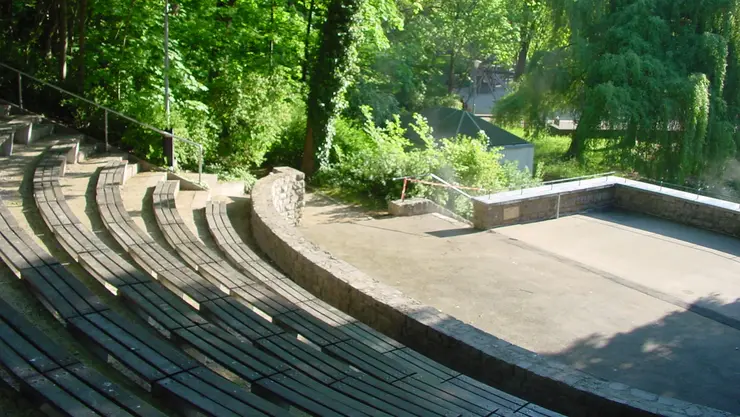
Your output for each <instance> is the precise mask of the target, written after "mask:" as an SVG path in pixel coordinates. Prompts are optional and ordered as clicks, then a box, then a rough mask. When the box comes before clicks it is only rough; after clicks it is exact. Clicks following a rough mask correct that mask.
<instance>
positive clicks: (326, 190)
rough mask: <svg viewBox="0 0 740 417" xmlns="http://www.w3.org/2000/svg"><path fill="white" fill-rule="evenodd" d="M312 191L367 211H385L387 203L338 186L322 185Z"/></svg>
mask: <svg viewBox="0 0 740 417" xmlns="http://www.w3.org/2000/svg"><path fill="white" fill-rule="evenodd" d="M312 191H316V192H319V193H321V194H323V195H325V196H327V197H331V198H334V199H336V200H339V201H341V202H343V203H346V204H349V205H353V206H359V207H362V208H363V209H365V210H367V211H371V212H385V211H387V210H388V203H387V202H386V201H385V200H382V199H379V198H373V197H372V196H368V195H367V194H363V193H358V192H352V191H347V190H343V189H341V188H340V187H332V186H322V187H318V188H314V189H313V190H312ZM398 198H401V196H400V195H399V196H398Z"/></svg>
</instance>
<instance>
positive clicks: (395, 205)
mask: <svg viewBox="0 0 740 417" xmlns="http://www.w3.org/2000/svg"><path fill="white" fill-rule="evenodd" d="M388 212H389V213H390V214H391V215H393V216H402V217H403V216H420V215H422V214H430V213H438V214H441V215H443V216H447V217H449V218H452V219H455V220H457V221H459V222H463V223H466V224H472V223H471V222H470V220H468V219H466V218H464V217H462V216H459V215H457V214H456V213H454V212H452V211H450V210H448V209H446V208H444V207H442V206H440V205H439V204H437V203H435V202H434V201H432V200H429V199H427V198H407V199H406V200H394V201H391V202H389V203H388Z"/></svg>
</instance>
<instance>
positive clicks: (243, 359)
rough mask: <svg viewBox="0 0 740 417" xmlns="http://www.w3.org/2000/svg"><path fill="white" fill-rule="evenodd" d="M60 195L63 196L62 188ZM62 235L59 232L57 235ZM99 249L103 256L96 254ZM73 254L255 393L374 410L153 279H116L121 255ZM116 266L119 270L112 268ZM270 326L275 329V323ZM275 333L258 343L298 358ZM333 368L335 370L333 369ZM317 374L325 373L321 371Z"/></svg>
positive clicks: (250, 326) (314, 407)
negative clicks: (218, 323) (211, 320)
mask: <svg viewBox="0 0 740 417" xmlns="http://www.w3.org/2000/svg"><path fill="white" fill-rule="evenodd" d="M123 174H124V173H123V172H121V176H117V175H114V176H112V177H111V178H110V180H109V181H110V182H113V183H118V182H120V181H121V178H123V177H122V175H123ZM106 175H107V174H106V172H105V171H103V172H102V173H101V178H103V180H102V181H103V182H105V181H106V180H105V178H106ZM105 188H110V187H100V189H98V192H97V195H98V196H97V199H98V201H99V202H101V201H100V200H101V199H103V200H104V199H105V198H106V195H112V194H111V193H110V192H106V191H105ZM114 188H115V187H114ZM58 194H59V193H57V194H56V195H58ZM60 198H63V194H62V195H61V197H60ZM57 203H59V201H57ZM65 205H66V203H63V200H62V206H65ZM119 205H120V200H119ZM106 206H107V205H106V204H101V213H105V214H103V216H102V217H103V218H104V220H105V219H106V218H108V216H109V215H110V214H111V213H110V212H109V211H107V210H106V208H105V207H106ZM67 219H68V220H69V219H72V220H70V221H71V222H75V221H76V218H73V217H70V215H69V214H68V215H67ZM121 230H122V229H121ZM121 230H119V233H118V234H114V235H116V236H118V235H120V231H121ZM65 238H66V237H64V236H61V239H62V240H64V239H65ZM136 239H137V240H139V241H141V242H144V241H147V242H148V241H151V238H149V237H148V235H146V234H145V233H143V232H141V231H139V233H138V235H137V237H136ZM100 244H102V243H100ZM63 246H65V247H70V248H74V247H84V246H85V245H82V244H79V242H77V243H74V242H72V243H67V242H65V243H63ZM139 249H142V248H139ZM143 253H147V251H145V250H141V251H140V253H139V256H142V254H143ZM101 255H102V257H103V258H105V259H102V260H101V259H100V257H101ZM73 256H77V257H78V258H79V259H80V261H81V263H82V264H83V266H85V267H86V268H87V269H88V270H89V271H90V272H91V273H92V274H93V275H96V276H98V277H102V279H105V284H106V286H107V287H108V288H109V289H110V290H111V291H112V292H114V293H119V294H120V295H122V296H123V297H124V298H125V299H126V300H127V301H131V302H132V303H133V304H134V305H135V306H137V307H138V312H139V314H140V315H142V316H143V317H144V318H145V319H147V321H148V322H149V323H150V324H153V325H154V326H155V327H156V328H157V329H159V330H160V331H161V332H162V333H163V334H165V335H166V336H168V337H171V338H172V339H173V340H177V341H178V342H179V343H181V344H185V345H187V346H188V347H189V348H191V349H192V350H195V351H197V352H198V354H200V355H203V356H205V357H206V358H207V359H209V360H212V361H214V362H216V363H218V364H219V365H220V366H221V367H222V368H223V369H225V370H227V371H229V372H231V373H233V374H234V375H236V376H238V377H240V378H241V379H243V380H245V381H247V382H249V383H251V384H252V387H253V389H255V388H257V389H258V390H259V392H260V394H261V395H265V396H268V397H277V398H279V399H281V400H283V401H285V402H288V403H290V404H293V405H296V406H297V407H299V408H302V409H304V410H305V411H309V412H312V413H316V414H320V415H364V414H365V411H368V412H369V414H380V413H377V412H375V411H374V410H372V409H369V408H368V407H367V406H365V405H363V404H362V403H359V402H357V401H354V400H351V399H350V398H344V397H343V396H341V395H340V394H339V393H336V392H333V391H329V390H326V388H325V387H323V386H321V385H320V384H318V383H316V382H314V381H312V380H310V379H309V378H307V377H305V376H304V375H302V374H299V373H297V372H296V371H295V369H293V368H292V367H291V364H290V363H288V362H281V361H280V360H277V359H273V358H271V357H269V356H266V355H265V354H264V353H262V352H260V351H258V350H256V349H254V348H253V347H252V345H250V344H248V343H246V342H245V341H244V340H243V339H239V338H236V337H234V336H232V335H231V334H229V333H227V332H225V331H224V330H222V329H219V328H217V327H214V326H212V325H210V324H208V323H207V322H206V321H205V319H203V318H202V316H200V315H198V314H196V313H194V312H192V311H189V312H188V310H189V308H188V306H187V304H185V303H184V302H183V301H182V299H180V298H176V297H173V296H172V294H171V293H169V292H167V291H166V290H164V289H162V288H161V287H158V286H156V284H152V285H144V283H142V282H141V278H139V281H136V280H128V279H121V276H122V274H121V273H120V269H121V268H120V265H121V264H125V261H124V260H122V259H120V257H117V255H115V254H111V253H107V254H100V253H94V252H75V253H73ZM116 258H118V259H116ZM162 259H163V258H162ZM116 269H118V270H119V272H115V270H116ZM129 269H133V267H131V266H130V265H129ZM174 270H176V268H175V269H174ZM172 271H173V269H171V270H170V271H168V273H169V272H172ZM161 275H162V271H160V274H159V276H160V277H161ZM177 275H180V274H178V273H175V274H174V275H168V276H177ZM147 279H148V278H147ZM162 291H165V293H164V294H163V293H162ZM229 307H230V306H228V305H227V306H225V308H223V309H221V311H222V312H223V313H222V314H230V315H231V316H230V320H231V322H232V323H233V326H234V327H240V328H243V329H247V331H249V332H254V331H255V330H254V329H257V328H260V329H262V330H265V325H266V326H269V325H270V323H269V322H266V323H257V322H252V323H250V322H249V317H245V316H239V315H238V313H239V312H238V311H237V312H236V313H237V314H235V313H234V312H229V311H228V310H230V308H229ZM231 310H233V309H231ZM232 323H230V324H232ZM276 329H277V330H278V331H281V330H279V329H278V328H276ZM281 336H283V338H282V339H277V340H270V341H267V342H266V343H265V344H264V346H260V347H263V348H264V347H268V346H269V347H270V349H269V350H270V352H271V353H274V351H276V350H281V352H283V356H286V357H287V358H288V359H289V360H292V361H293V362H296V361H297V360H298V359H297V358H296V357H295V356H293V355H296V350H297V346H300V345H303V344H302V343H300V342H298V341H297V340H295V338H291V337H284V336H285V335H281ZM291 339H292V340H291ZM265 350H267V349H265ZM309 351H310V349H309ZM304 353H305V352H304ZM312 353H313V352H311V353H308V356H307V357H306V355H303V356H304V357H302V358H301V360H303V361H305V363H299V364H298V367H301V368H304V367H308V366H313V362H318V361H316V360H314V359H313V358H312V357H311V356H310V355H311V354H312ZM302 365H303V366H302ZM324 366H325V367H329V369H330V370H334V369H335V368H336V369H340V368H342V367H341V365H339V364H337V363H334V362H328V361H325V362H324ZM334 372H335V373H336V370H334ZM315 373H316V372H314V374H315ZM321 375H323V376H326V375H325V374H321ZM383 415H389V414H383Z"/></svg>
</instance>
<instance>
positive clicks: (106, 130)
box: [104, 110, 108, 152]
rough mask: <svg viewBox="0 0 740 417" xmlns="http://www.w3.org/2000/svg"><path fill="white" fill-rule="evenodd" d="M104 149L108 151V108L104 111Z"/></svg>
mask: <svg viewBox="0 0 740 417" xmlns="http://www.w3.org/2000/svg"><path fill="white" fill-rule="evenodd" d="M104 118H105V120H104V121H105V151H106V152H108V110H106V111H105V116H104Z"/></svg>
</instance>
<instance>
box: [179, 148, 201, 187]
mask: <svg viewBox="0 0 740 417" xmlns="http://www.w3.org/2000/svg"><path fill="white" fill-rule="evenodd" d="M173 142H174V141H173ZM198 151H199V152H198V184H203V145H201V144H198Z"/></svg>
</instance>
